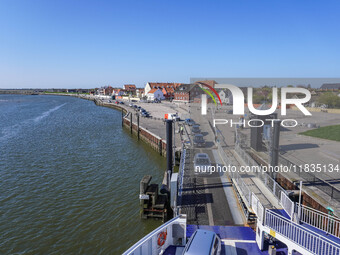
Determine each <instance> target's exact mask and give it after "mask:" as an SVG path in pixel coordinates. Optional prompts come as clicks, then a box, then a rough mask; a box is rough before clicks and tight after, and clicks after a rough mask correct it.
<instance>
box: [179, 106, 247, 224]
mask: <svg viewBox="0 0 340 255" xmlns="http://www.w3.org/2000/svg"><path fill="white" fill-rule="evenodd" d="M190 116H191V118H193V119H194V121H196V123H199V124H200V129H201V134H203V136H204V139H205V142H206V146H205V147H204V148H195V147H194V146H192V147H191V148H190V149H188V150H187V158H186V163H187V164H186V166H185V171H184V179H183V183H184V184H183V193H182V202H181V203H182V208H181V213H185V214H187V220H188V222H189V224H198V225H215V226H223V225H235V224H243V223H244V219H243V218H241V217H240V215H241V214H242V212H241V208H240V206H239V205H238V202H237V200H236V196H235V194H234V193H233V191H232V186H231V183H230V182H229V181H226V180H224V181H222V180H221V173H213V174H211V175H203V174H195V172H194V165H193V161H194V156H195V154H196V153H206V154H208V156H209V158H210V160H211V163H212V165H213V166H216V163H219V162H220V161H221V160H220V158H219V155H218V153H217V150H216V146H215V143H214V141H215V135H214V131H213V129H212V128H211V126H210V124H209V123H208V121H207V119H205V118H202V116H201V115H200V112H199V109H197V108H196V107H193V108H191V109H190ZM186 129H187V130H188V134H189V136H191V138H192V137H193V135H192V134H191V131H190V130H191V128H190V127H189V126H187V127H186ZM191 140H192V139H191ZM228 192H229V193H228ZM226 194H229V195H228V199H227V196H226Z"/></svg>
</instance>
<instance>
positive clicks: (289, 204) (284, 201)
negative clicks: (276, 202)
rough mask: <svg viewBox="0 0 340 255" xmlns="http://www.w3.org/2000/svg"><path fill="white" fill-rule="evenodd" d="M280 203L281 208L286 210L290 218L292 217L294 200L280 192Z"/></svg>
mask: <svg viewBox="0 0 340 255" xmlns="http://www.w3.org/2000/svg"><path fill="white" fill-rule="evenodd" d="M280 204H281V205H282V207H283V209H284V210H285V211H286V212H287V214H288V215H289V217H290V219H293V214H294V209H295V205H294V202H293V201H292V200H291V199H290V198H289V197H288V195H287V194H286V193H284V192H281V200H280Z"/></svg>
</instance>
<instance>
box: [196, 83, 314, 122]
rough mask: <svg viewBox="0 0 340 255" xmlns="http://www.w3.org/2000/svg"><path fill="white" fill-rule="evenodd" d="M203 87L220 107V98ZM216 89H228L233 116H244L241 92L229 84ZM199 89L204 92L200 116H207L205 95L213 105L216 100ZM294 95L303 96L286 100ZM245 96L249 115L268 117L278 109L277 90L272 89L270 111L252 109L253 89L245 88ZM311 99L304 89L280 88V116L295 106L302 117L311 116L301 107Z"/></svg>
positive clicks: (217, 85) (218, 85)
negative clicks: (289, 107) (231, 101)
mask: <svg viewBox="0 0 340 255" xmlns="http://www.w3.org/2000/svg"><path fill="white" fill-rule="evenodd" d="M203 86H206V87H208V88H209V89H210V90H211V91H212V92H213V93H214V94H215V95H216V96H217V98H218V99H219V102H220V104H221V106H222V101H221V98H220V96H219V95H218V93H217V91H216V90H215V89H214V88H213V87H211V86H209V85H206V84H204V85H203ZM215 87H216V88H219V89H228V90H229V91H230V92H231V94H232V96H233V114H234V115H244V114H245V111H244V94H243V92H242V90H241V89H240V88H239V87H237V86H234V85H231V84H216V86H215ZM200 88H201V89H202V90H203V91H204V92H205V94H202V96H201V113H202V115H206V114H207V95H209V96H210V97H211V98H212V100H213V101H214V103H215V105H217V103H216V100H215V98H214V96H213V95H212V93H211V92H210V91H208V90H207V89H205V88H203V87H202V84H201V86H200ZM289 93H294V94H303V95H304V97H303V98H287V94H289ZM247 94H248V98H247V99H248V101H247V102H248V109H249V111H250V112H251V113H253V114H255V115H261V116H266V115H270V114H272V113H274V112H275V110H276V109H277V107H278V89H277V88H272V95H273V97H272V105H271V108H270V109H267V110H258V109H256V108H255V107H254V104H253V88H250V87H248V88H247ZM310 99H311V93H310V91H309V90H308V89H304V88H290V87H286V88H281V115H287V105H295V106H296V107H297V108H298V109H299V110H300V111H301V112H302V113H303V114H304V115H306V116H311V115H312V114H311V113H310V112H309V111H308V110H307V109H306V108H305V107H304V106H303V104H304V103H307V102H308V101H309V100H310Z"/></svg>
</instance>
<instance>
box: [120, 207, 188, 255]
mask: <svg viewBox="0 0 340 255" xmlns="http://www.w3.org/2000/svg"><path fill="white" fill-rule="evenodd" d="M186 222H187V220H186V215H184V214H182V215H178V216H177V217H175V218H173V219H171V220H169V221H168V222H166V223H164V224H163V225H162V226H160V227H158V228H157V229H155V230H154V231H152V232H151V233H150V234H148V235H146V236H145V237H143V238H142V239H141V240H139V241H138V242H137V243H135V244H134V245H133V246H131V247H130V248H129V249H128V250H127V251H125V252H124V253H123V255H156V254H157V255H158V254H161V253H163V252H164V250H165V249H166V248H167V247H168V246H170V245H184V244H185V242H186ZM164 237H165V241H164ZM159 240H161V242H160V241H159ZM160 244H162V245H160Z"/></svg>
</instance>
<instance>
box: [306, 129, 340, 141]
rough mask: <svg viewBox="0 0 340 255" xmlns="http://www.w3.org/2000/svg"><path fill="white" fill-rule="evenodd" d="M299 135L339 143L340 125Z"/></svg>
mask: <svg viewBox="0 0 340 255" xmlns="http://www.w3.org/2000/svg"><path fill="white" fill-rule="evenodd" d="M300 135H308V136H313V137H318V138H323V139H328V140H333V141H339V142H340V125H334V126H327V127H321V128H317V129H313V130H308V131H305V132H302V133H300Z"/></svg>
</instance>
